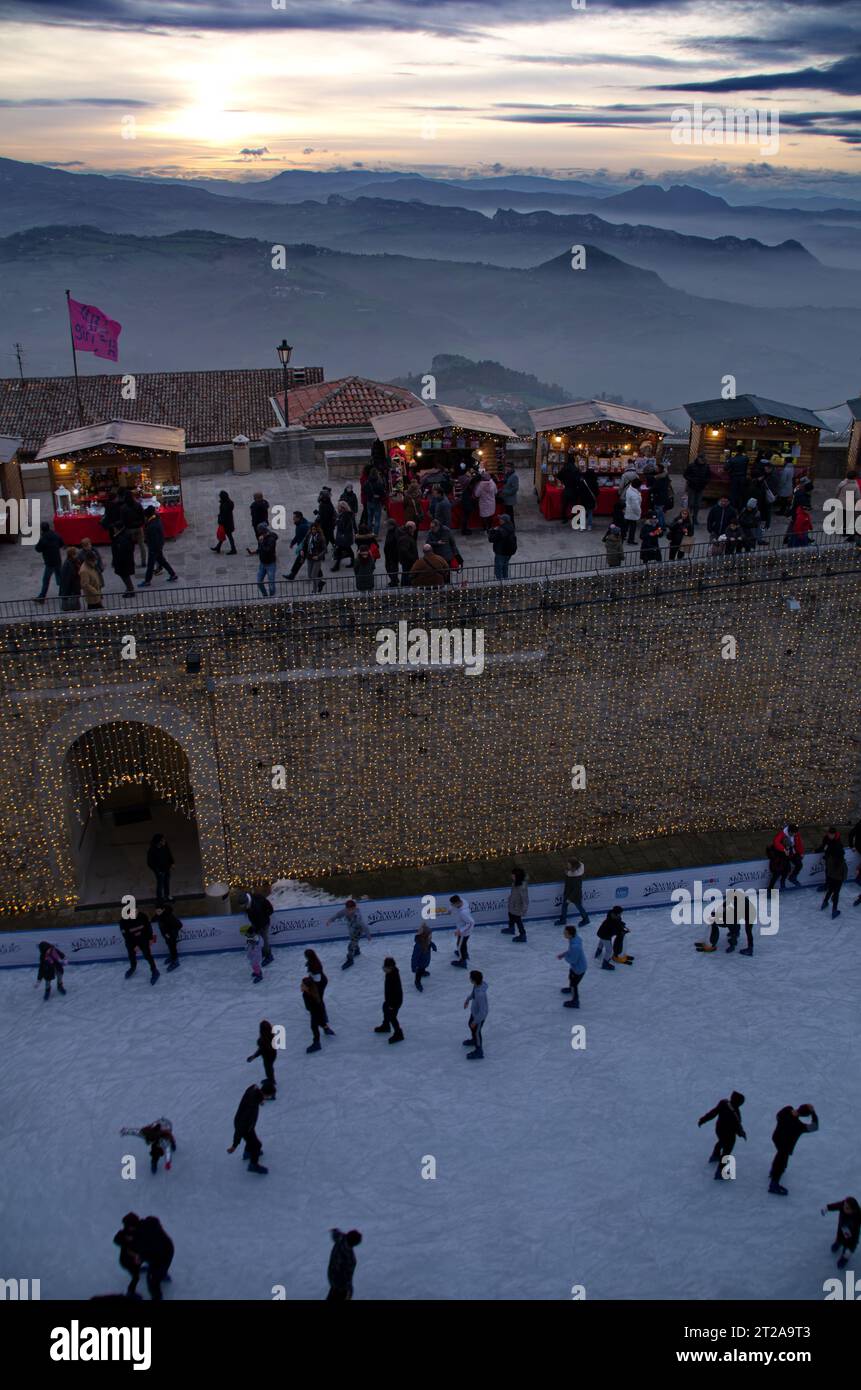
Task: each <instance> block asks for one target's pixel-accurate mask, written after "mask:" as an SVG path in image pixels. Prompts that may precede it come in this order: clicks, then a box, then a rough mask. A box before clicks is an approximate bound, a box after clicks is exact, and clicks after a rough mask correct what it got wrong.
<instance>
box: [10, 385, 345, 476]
mask: <svg viewBox="0 0 861 1390" xmlns="http://www.w3.org/2000/svg"><path fill="white" fill-rule="evenodd" d="M288 370H289V371H290V372H291V374H292V376H293V379H294V380H295V377H296V373H297V372H300V371H304V372H305V376H306V379H308V378H309V377H310V379H311V380H312V381H316V382H322V380H323V369H322V367H305V368H294V367H291V368H289V369H288ZM134 377H135V388H136V397H135V399H134V400H133V401H127V400H123V398H122V395H121V389H120V388H121V382H122V378H121V377H120V376H118V375H117V373H116V372H113V373H111V374H110V375H107V374H106V375H104V376H102V375H97V376H82V377H81V378H80V383H81V400H82V402H83V406H84V420H85V424H95V423H97V422H98V421H101V420H116V419H126V420H148V421H150V422H152V423H153V424H160V425H175V426H177V427H178V428H180V429H184V430H185V434H186V441H187V447H188V448H189V449H193V448H200V447H202V446H203V445H207V444H227V443H229V442H230V440H231V439H234V438H235V437H236V435H238V434H245V435H247V436H248V438H249V439H259V438H260V436H261V435H262V433H263V431H264V430H266V429H268V428H269V427H270V426H272V425H276V424H277V423H278V420H277V417H276V414H275V411H274V410H273V408H272V397H273V396H275V394H276V392H278V391H280V389H281V387H282V384H283V380H284V378H283V374H282V370H281V368H280V367H256V368H248V369H241V370H236V371H234V370H232V369H225V370H223V371H207V372H135V374H134ZM80 423H81V422H80V420H79V418H78V408H77V403H76V401H75V378H74V377H72V376H52V377H31V378H29V379H28V380H25V381H21V380H19V378H18V377H9V378H7V379H5V380H0V435H20V436H21V437H22V438H23V440H24V445H23V449H22V453H23V454H25V455H27V456H31V457H32V456H34V455H35V454H36V453H37V452H38V450H39V448H40V447H41V445H42V443H43V442H44V440H45V439H47V437H48V436H49V435H52V434H59V433H60V432H62V431H64V430H71V429H77V428H78V426H79V425H80Z"/></svg>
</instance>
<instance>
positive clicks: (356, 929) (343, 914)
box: [326, 898, 371, 970]
mask: <svg viewBox="0 0 861 1390" xmlns="http://www.w3.org/2000/svg"><path fill="white" fill-rule="evenodd" d="M342 919H343V921H345V922H346V923H347V931H348V932H349V940H348V942H347V959H346V960H345V961H344V964H343V965H342V966H341V969H342V970H349V969H350V967H351V966H352V964H353V962H354V961H355V959H356V956H360V955H361V954H362V952H361V951H360V950H359V942H360V941H361V940H362V937H364V938H365V940H366V941H370V939H371V933H370V932H369V931H368V928H367V927H366V926H365V919H364V917H363V916H362V914H361V912H360V911H359V908H358V906H357V903H356V899H355V898H348V899H347V901H346V902H345V903H344V906H343V907H342V908H341V910H340V912H336V913H335V915H334V917H330V918H329V920H328V921H327V923H326V926H327V927H331V926H332V925H333V923H335V922H340V921H341V920H342Z"/></svg>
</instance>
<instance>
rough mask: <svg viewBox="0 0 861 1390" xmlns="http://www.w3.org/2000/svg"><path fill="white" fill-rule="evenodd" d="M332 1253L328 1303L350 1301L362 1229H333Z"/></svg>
mask: <svg viewBox="0 0 861 1390" xmlns="http://www.w3.org/2000/svg"><path fill="white" fill-rule="evenodd" d="M330 1234H331V1236H332V1242H333V1244H332V1253H331V1255H330V1256H329V1268H328V1270H327V1272H326V1273H327V1278H328V1280H329V1293H328V1296H327V1298H326V1302H327V1303H349V1301H350V1299H351V1298H352V1297H353V1277H354V1275H355V1273H356V1256H355V1253H354V1251H355V1249H356V1246H357V1245H361V1243H362V1235H361V1232H360V1231H347V1232H344V1231H339V1230H337V1229H335V1230H333V1231H331V1233H330Z"/></svg>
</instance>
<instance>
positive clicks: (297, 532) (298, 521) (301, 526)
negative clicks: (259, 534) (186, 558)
mask: <svg viewBox="0 0 861 1390" xmlns="http://www.w3.org/2000/svg"><path fill="white" fill-rule="evenodd" d="M267 505H268V504H267ZM310 530H311V523H310V521H309V520H308V518H307V517H306V516H303V514H302V513H301V512H294V513H293V536H292V539H291V541H290V548H291V550H293V551H294V552H295V555H296V558H295V560H294V561H293V564H292V565H291V567H290V572H289V574H285V575H284V578H285V579H295V578H296V575H297V574H298V573H299V571H300V569H301V568H302V566H303V564H304V563H305V560H306V559H307V555H306V551H305V538H306V536H307V535H308V532H309V531H310ZM256 553H257V552H256V550H249V552H248V554H249V555H256Z"/></svg>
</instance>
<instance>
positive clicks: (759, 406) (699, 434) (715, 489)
mask: <svg viewBox="0 0 861 1390" xmlns="http://www.w3.org/2000/svg"><path fill="white" fill-rule="evenodd" d="M685 410H686V411H687V412H688V415H689V416H690V419H691V438H690V448H689V451H688V462H692V461H693V459H695V458H696V457H697V455H698V454H699V455H700V457H701V458H704V459H705V461H706V463H707V464H708V465H709V470H710V475H711V476H710V478H709V482H708V484H707V487H706V496H707V497H708V496H719V495H720V494H721V492H722V491H724V490H725V488H726V487H727V474H726V467H725V465H726V462H727V459H728V458H729V456H730V454H731V453H732V452H733V451H734V450H735V449H737V448H742V449H743V450H744V452H745V453H746V454H747V457H748V459H749V461H750V463H751V464H753V462H754V460H755V459H756V457H757V455H758V454H759V453H760V452H763V453H764V454H765V456H766V457H767V458H769V459H771V460H772V461H774V462H775V463H778V462H779V463H780V464H781V465H782V464H783V463H784V462H785V461H786V460H787V459H791V460H792V462H793V464H794V467H795V473H796V476H800V475H801V474H802V473H806V474H807V476H808V477H810V478H813V477H815V475H816V459H817V455H818V453H819V434H820V431H821V430H827V428H828V426H827V425H826V424H825V421H824V420H820V418H819V416H818V415H814V413H813V411H812V410H806V409H804V408H803V407H802V406H796V405H786V404H784V402H782V401H771V400H767V399H766V398H765V397H764V396H736V398H735V400H726V401H725V400H723V399H717V400H711V401H692V402H691V403H690V404H689V405H686V406H685Z"/></svg>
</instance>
